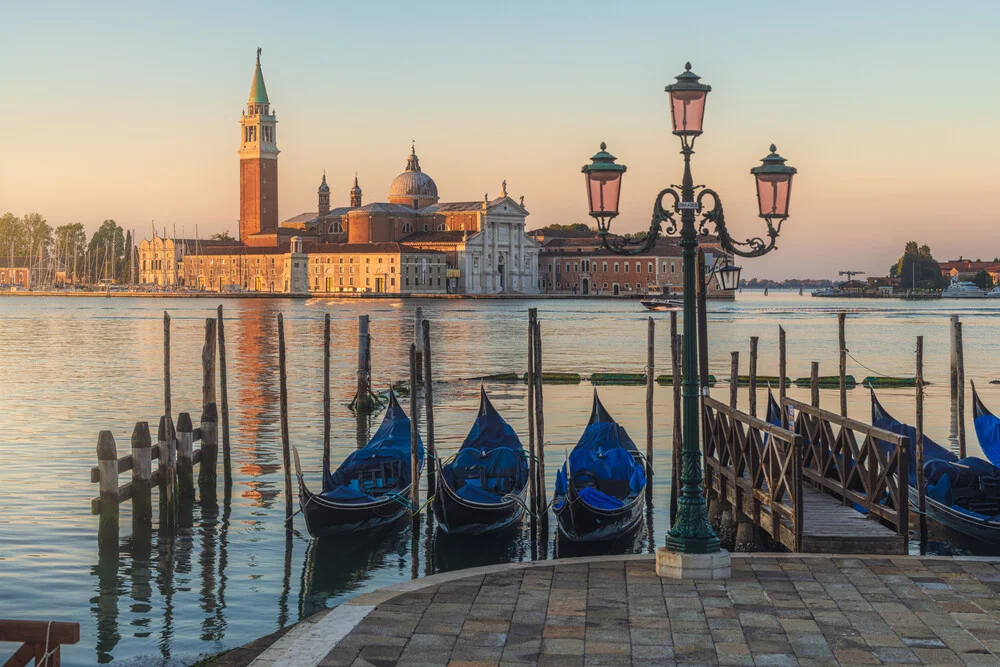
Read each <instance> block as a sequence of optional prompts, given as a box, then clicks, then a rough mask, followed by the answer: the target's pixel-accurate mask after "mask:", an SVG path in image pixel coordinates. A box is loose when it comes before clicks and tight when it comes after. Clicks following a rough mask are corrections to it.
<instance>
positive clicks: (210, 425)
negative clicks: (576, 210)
mask: <svg viewBox="0 0 1000 667" xmlns="http://www.w3.org/2000/svg"><path fill="white" fill-rule="evenodd" d="M217 324H218V323H217V322H216V320H215V318H214V317H209V318H207V319H206V320H205V346H204V347H203V348H202V349H201V465H200V466H199V467H198V485H199V486H211V487H214V486H215V480H216V474H217V470H218V467H219V411H218V406H217V405H216V402H215V349H216V340H215V338H216V326H217Z"/></svg>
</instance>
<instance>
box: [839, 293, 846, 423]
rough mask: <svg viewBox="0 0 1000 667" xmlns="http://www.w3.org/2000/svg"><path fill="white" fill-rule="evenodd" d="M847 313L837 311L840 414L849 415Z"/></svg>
mask: <svg viewBox="0 0 1000 667" xmlns="http://www.w3.org/2000/svg"><path fill="white" fill-rule="evenodd" d="M846 321H847V313H837V340H838V341H839V345H840V416H841V417H846V416H847V334H846V332H845V328H846Z"/></svg>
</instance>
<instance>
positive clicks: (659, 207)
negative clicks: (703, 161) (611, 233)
mask: <svg viewBox="0 0 1000 667" xmlns="http://www.w3.org/2000/svg"><path fill="white" fill-rule="evenodd" d="M667 195H670V196H671V197H673V198H674V203H673V206H670V207H669V208H668V207H665V206H664V205H663V199H664V197H666V196H667ZM680 201H681V198H680V195H678V194H677V191H676V190H674V189H673V188H665V189H663V190H661V191H660V194H658V195H656V201H654V202H653V217H652V220H650V222H649V231H648V232H646V237H645V238H644V239H643V241H642V244H641V245H639V246H636V247H634V248H630V247H628V246H629V243H628V239H626V238H625V237H624V236H616V237H614V238H612V239H609V238H608V232H607V231H599V232H598V235H599V236H600V237H601V242H602V243H603V245H604V247H605V248H607V249H608V250H610V251H611V252H613V253H615V254H616V255H641V254H642V253H644V252H649V251H650V250H652V249H653V247H654V246H655V245H656V240H657V239H658V238H659V237H660V235H661V234H662V235H666V236H674V235H676V234H677V220H675V219H674V212H675V211H677V205H678V204H679V203H680ZM664 222H665V223H667V226H666V228H665V229H664V228H663V227H662V224H663V223H664Z"/></svg>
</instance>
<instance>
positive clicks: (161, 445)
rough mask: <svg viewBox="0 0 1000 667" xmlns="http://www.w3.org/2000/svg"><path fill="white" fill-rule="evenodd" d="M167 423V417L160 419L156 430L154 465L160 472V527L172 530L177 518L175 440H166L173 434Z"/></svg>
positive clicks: (172, 429)
mask: <svg viewBox="0 0 1000 667" xmlns="http://www.w3.org/2000/svg"><path fill="white" fill-rule="evenodd" d="M168 422H170V420H169V419H167V417H165V416H163V417H160V425H159V428H157V430H156V444H157V448H158V449H159V454H158V455H157V458H156V463H157V468H158V469H159V471H160V525H161V526H163V527H165V528H167V529H172V528H173V527H174V525H175V523H176V517H177V498H176V492H177V439H176V437H175V438H170V439H168V437H167V434H168V433H173V432H174V428H173V424H168ZM175 435H176V434H175Z"/></svg>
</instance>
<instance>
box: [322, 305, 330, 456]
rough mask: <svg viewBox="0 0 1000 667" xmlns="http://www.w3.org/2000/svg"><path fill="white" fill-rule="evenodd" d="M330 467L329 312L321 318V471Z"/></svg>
mask: <svg viewBox="0 0 1000 667" xmlns="http://www.w3.org/2000/svg"><path fill="white" fill-rule="evenodd" d="M329 469H330V313H327V314H326V316H325V317H324V318H323V473H324V474H325V473H326V471H327V470H329Z"/></svg>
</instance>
